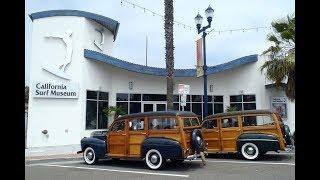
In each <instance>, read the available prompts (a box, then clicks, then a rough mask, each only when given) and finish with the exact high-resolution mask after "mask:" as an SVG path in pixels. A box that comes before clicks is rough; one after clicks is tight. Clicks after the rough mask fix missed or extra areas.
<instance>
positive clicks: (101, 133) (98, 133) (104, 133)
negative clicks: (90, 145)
mask: <svg viewBox="0 0 320 180" xmlns="http://www.w3.org/2000/svg"><path fill="white" fill-rule="evenodd" d="M107 132H108V131H93V132H92V133H91V134H90V137H92V138H97V139H101V140H103V141H104V140H105V139H106V136H107Z"/></svg>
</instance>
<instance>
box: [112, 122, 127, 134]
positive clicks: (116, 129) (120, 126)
mask: <svg viewBox="0 0 320 180" xmlns="http://www.w3.org/2000/svg"><path fill="white" fill-rule="evenodd" d="M124 125H125V123H124V121H118V122H115V123H114V125H113V126H112V128H111V131H114V132H120V131H124Z"/></svg>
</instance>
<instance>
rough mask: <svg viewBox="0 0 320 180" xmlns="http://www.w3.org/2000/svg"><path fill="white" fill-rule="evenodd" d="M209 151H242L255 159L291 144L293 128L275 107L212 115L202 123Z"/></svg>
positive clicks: (248, 157)
mask: <svg viewBox="0 0 320 180" xmlns="http://www.w3.org/2000/svg"><path fill="white" fill-rule="evenodd" d="M202 134H203V137H204V140H205V141H206V142H207V143H208V153H238V154H241V155H242V156H243V157H244V158H245V159H248V160H255V159H257V158H258V157H259V156H260V155H263V154H265V153H267V152H268V151H279V150H285V147H286V146H287V145H291V143H292V141H290V138H288V137H290V130H289V127H288V126H287V125H284V123H283V122H282V119H281V117H280V115H279V114H278V113H277V112H274V111H271V110H245V111H234V112H227V113H219V114H214V115H211V116H208V117H206V118H205V119H204V121H203V123H202Z"/></svg>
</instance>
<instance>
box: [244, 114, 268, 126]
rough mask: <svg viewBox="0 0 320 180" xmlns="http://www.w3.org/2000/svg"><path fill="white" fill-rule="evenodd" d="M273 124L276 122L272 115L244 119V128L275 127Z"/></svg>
mask: <svg viewBox="0 0 320 180" xmlns="http://www.w3.org/2000/svg"><path fill="white" fill-rule="evenodd" d="M273 124H274V122H273V119H272V117H271V116H270V115H258V116H244V117H242V126H264V125H273Z"/></svg>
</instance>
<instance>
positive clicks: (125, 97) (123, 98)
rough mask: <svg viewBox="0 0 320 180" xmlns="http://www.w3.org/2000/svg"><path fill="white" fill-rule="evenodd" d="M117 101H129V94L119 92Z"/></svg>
mask: <svg viewBox="0 0 320 180" xmlns="http://www.w3.org/2000/svg"><path fill="white" fill-rule="evenodd" d="M117 101H128V94H125V93H117Z"/></svg>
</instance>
